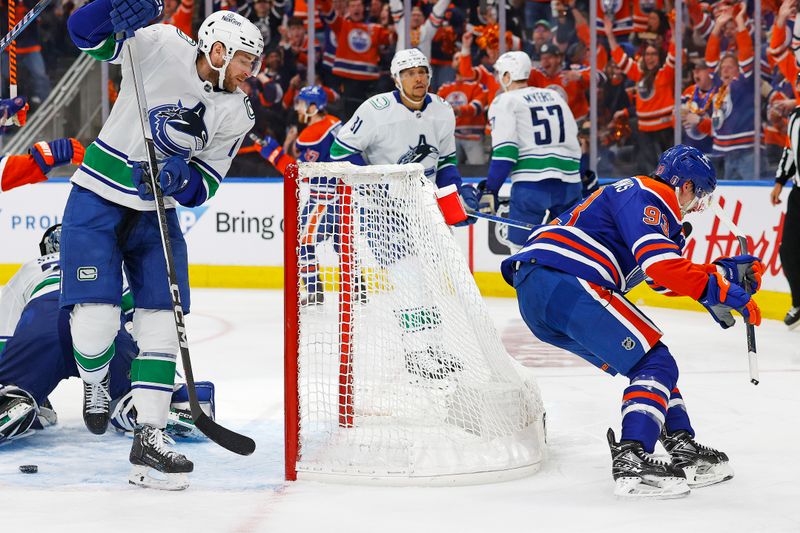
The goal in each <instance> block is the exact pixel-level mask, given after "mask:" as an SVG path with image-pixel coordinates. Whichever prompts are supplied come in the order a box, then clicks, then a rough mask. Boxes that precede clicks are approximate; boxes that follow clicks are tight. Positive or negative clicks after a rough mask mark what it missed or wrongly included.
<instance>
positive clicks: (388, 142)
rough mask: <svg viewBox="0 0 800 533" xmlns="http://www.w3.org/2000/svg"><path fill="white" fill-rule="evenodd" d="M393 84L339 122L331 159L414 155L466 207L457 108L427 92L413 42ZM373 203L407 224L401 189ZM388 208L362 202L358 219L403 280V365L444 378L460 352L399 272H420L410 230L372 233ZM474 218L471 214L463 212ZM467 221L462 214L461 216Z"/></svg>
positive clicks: (424, 294)
mask: <svg viewBox="0 0 800 533" xmlns="http://www.w3.org/2000/svg"><path fill="white" fill-rule="evenodd" d="M391 74H392V78H393V79H394V82H395V86H396V87H397V90H395V91H392V92H389V93H383V94H378V95H376V96H373V97H372V98H370V99H369V100H367V101H366V102H364V103H363V104H361V106H360V107H359V108H358V110H357V111H356V112H355V114H354V115H353V117H352V118H351V119H350V120H349V121H348V122H347V124H345V125H344V126H342V128H341V129H340V130H339V133H338V134H337V135H336V140H335V141H334V143H333V145H332V146H331V151H330V155H331V160H333V161H344V160H349V161H352V162H358V161H357V160H358V158H357V156H358V155H360V156H361V158H363V160H364V162H366V163H367V164H368V165H388V164H408V163H419V164H421V165H422V166H423V167H424V169H425V176H427V177H428V178H429V179H430V180H432V181H434V182H435V184H436V185H437V187H440V188H442V187H446V186H449V185H455V186H456V187H457V188H458V190H459V193H460V194H461V197H462V199H463V200H464V202H465V203H466V204H467V206H468V207H470V208H471V209H475V208H476V207H477V198H476V192H475V189H474V188H473V187H472V186H471V185H463V186H462V184H461V175H460V174H459V172H458V168H457V167H456V145H455V115H454V114H453V109H452V108H451V107H450V104H448V103H447V102H446V101H445V100H443V99H442V98H440V97H439V96H437V95H435V94H430V93H428V87H429V86H430V79H431V68H430V65H429V63H428V59H427V58H426V57H425V56H424V55H423V54H422V52H420V51H419V50H417V49H413V48H412V49H408V50H399V51H398V52H397V53H396V54H395V56H394V58H393V59H392V64H391ZM383 192H384V194H385V196H384V197H382V198H379V199H376V200H375V203H376V204H382V205H388V206H391V207H390V208H389V209H390V212H392V213H393V214H394V215H395V216H397V217H398V219H397V220H395V221H394V222H393V224H394V225H395V227H402V226H407V225H408V224H404V222H403V219H402V217H405V216H407V215H404V214H402V213H404V212H405V210H404V209H403V203H404V202H405V201H406V200H407V199H405V198H402V197H393V196H392V191H391V190H389V188H387V189H385V190H384V191H383ZM385 216H386V213H385V212H381V211H376V210H373V209H370V208H369V206H367V207H362V211H361V224H362V225H364V226H365V227H366V228H367V234H368V237H369V238H368V240H369V245H370V248H371V250H372V253H373V254H374V255H375V258H376V259H377V261H378V262H379V263H380V264H381V265H382V266H383V267H385V268H386V269H387V271H388V273H389V278H390V281H391V283H392V284H393V285H395V286H397V287H401V286H402V289H403V290H402V291H399V292H400V293H402V294H401V295H400V296H398V297H399V298H401V301H400V304H399V306H398V308H397V309H394V314H395V316H396V317H397V319H398V327H399V328H400V330H401V332H402V339H403V347H404V351H405V357H406V368H407V369H408V371H409V372H411V373H412V374H415V375H417V376H419V377H420V378H422V379H425V380H437V381H438V380H443V379H446V378H447V377H448V376H450V375H452V374H453V373H455V372H458V371H459V370H460V369H461V363H460V359H459V357H458V355H457V354H450V353H446V352H445V351H444V350H443V349H442V347H441V346H440V338H441V334H440V333H439V331H438V330H439V326H440V320H441V319H440V317H441V313H440V310H439V309H438V308H437V306H436V305H435V304H433V303H429V299H428V296H429V294H430V291H426V288H425V287H424V285H423V284H422V283H418V284H415V285H414V286H408V283H407V282H404V281H402V280H408V279H417V280H424V279H425V276H424V267H425V265H424V264H423V260H422V259H421V257H420V256H419V254H418V253H417V250H416V243H415V242H413V241H414V238H413V236H409V235H405V234H403V233H402V232H400V231H397V232H396V233H390V234H388V235H386V234H383V235H380V237H378V236H377V235H374V234H372V232H371V231H370V229H371V228H377V227H385V221H384V220H382V219H381V217H385ZM468 220H469V221H471V222H474V220H475V219H468ZM465 223H466V222H465Z"/></svg>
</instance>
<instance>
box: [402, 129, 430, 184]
mask: <svg viewBox="0 0 800 533" xmlns="http://www.w3.org/2000/svg"><path fill="white" fill-rule="evenodd" d="M429 157H431V158H433V161H434V163H433V166H432V167H431V171H430V172H429V171H428V167H429V166H430V165H426V164H425V163H423V161H425V160H426V159H427V158H429ZM438 160H439V149H438V148H436V147H435V146H433V145H430V144H428V141H426V140H425V136H424V135H420V136H419V141H418V142H417V145H416V146H411V147H409V149H408V151H407V152H406V153H404V154H403V155H401V156H400V159H398V160H397V164H398V165H407V164H408V163H422V166H424V167H425V175H429V174H430V173H432V172H435V171H436V162H437V161H438Z"/></svg>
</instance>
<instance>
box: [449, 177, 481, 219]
mask: <svg viewBox="0 0 800 533" xmlns="http://www.w3.org/2000/svg"><path fill="white" fill-rule="evenodd" d="M458 194H459V195H460V196H461V199H462V200H463V201H464V205H466V206H467V209H472V210H473V211H477V210H478V192H477V191H476V190H475V187H473V186H472V185H469V184H464V185H462V186H461V188H460V189H459V190H458ZM477 221H478V219H477V218H475V217H470V216H468V217H467V219H466V220H465V221H463V222H459V223H458V224H454V225H455V226H456V227H458V228H460V227H463V226H470V225H472V224H474V223H475V222H477Z"/></svg>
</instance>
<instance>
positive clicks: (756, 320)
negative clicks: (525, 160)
mask: <svg viewBox="0 0 800 533" xmlns="http://www.w3.org/2000/svg"><path fill="white" fill-rule="evenodd" d="M698 301H699V302H700V303H701V304H702V305H703V307H705V308H706V309H707V310H708V312H709V313H711V316H712V317H714V320H716V321H717V323H718V324H719V325H720V326H721V327H722V329H727V328H729V327H731V326H733V325H734V324H735V323H736V320H734V318H733V315H732V314H731V311H732V310H734V309H736V310H737V311H739V313H741V314H742V316H743V317H744V319H745V321H746V322H747V323H748V324H753V325H754V326H758V325H760V324H761V309H759V308H758V304H756V302H755V300H753V299H752V298H751V297H750V295H749V294H747V293H746V292H745V291H744V289H742V288H741V287H739V286H738V285H736V284H731V282H729V281H728V280H727V279H725V277H724V276H723V275H722V274H720V273H719V272H714V273H712V274H710V275H709V276H708V285H706V290H705V292H704V294H703V295H702V296H701V297H700V299H699V300H698Z"/></svg>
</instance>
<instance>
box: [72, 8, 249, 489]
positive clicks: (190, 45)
mask: <svg viewBox="0 0 800 533" xmlns="http://www.w3.org/2000/svg"><path fill="white" fill-rule="evenodd" d="M160 8H161V2H158V1H157V0H95V1H94V2H92V3H90V4H86V5H85V6H83V7H82V8H80V9H78V10H77V11H76V12H75V13H73V14H72V16H71V17H70V18H69V22H68V27H69V31H70V35H71V37H72V40H73V41H74V42H75V44H77V45H78V47H79V48H81V49H82V50H83V51H84V52H86V53H87V54H89V55H91V56H92V57H94V58H96V59H98V60H101V61H110V62H112V63H122V64H123V79H122V87H121V90H120V94H119V99H118V100H117V102H116V105H115V106H114V109H113V110H112V112H111V115H110V116H109V118H108V121H107V122H106V123H105V125H104V126H103V129H102V131H101V132H100V135H99V136H98V138H97V140H96V141H95V142H94V143H92V145H91V146H89V148H87V150H86V157H85V159H84V162H83V165H81V167H80V168H79V169H78V171H77V172H76V173H75V174H74V175H73V176H72V184H73V186H72V191H71V193H70V196H69V200H68V202H67V206H66V209H65V211H64V219H63V229H62V246H61V268H62V271H63V281H62V293H61V305H62V306H64V307H67V306H72V314H71V323H72V339H73V350H74V353H75V359H76V360H77V363H78V368H79V371H80V374H81V378H82V379H83V381H84V396H85V397H84V421H85V422H86V426H87V427H88V428H89V430H90V431H92V432H93V433H98V434H100V433H103V432H105V430H106V427H107V425H108V366H109V362H110V361H111V359H112V358H113V357H114V336H115V335H116V333H117V331H118V329H119V308H118V307H117V305H118V303H119V301H120V298H121V290H122V278H121V276H122V267H123V265H124V267H125V269H126V273H127V276H128V281H129V283H130V288H131V291H132V293H133V297H134V301H135V302H136V311H135V314H134V319H133V328H134V331H133V333H134V337H135V338H136V341H137V343H138V345H139V350H140V352H139V355H138V357H137V358H136V359H135V360H134V362H133V364H132V366H131V381H132V386H133V391H134V404H135V407H136V411H137V421H138V423H139V426H137V428H136V430H135V434H134V441H133V447H132V449H131V454H130V461H131V463H133V465H134V468H133V470H132V473H131V478H130V479H131V482H132V483H136V484H141V485H145V486H156V487H159V488H169V489H176V488H185V487H186V486H188V478H187V475H186V473H187V472H191V471H192V469H193V465H192V462H191V461H189V460H188V459H186V457H184V456H183V455H181V454H178V453H176V452H174V451H172V450H171V449H170V448H169V447H168V445H167V443H166V441H165V440H164V436H163V432H162V430H163V428H164V426H165V423H166V419H167V413H168V411H169V403H170V396H171V394H172V386H173V381H174V376H175V366H176V357H177V354H178V341H177V338H176V333H175V323H174V318H173V316H172V311H171V307H172V306H171V299H170V293H169V287H168V283H167V277H166V265H165V260H164V252H163V250H162V245H161V240H160V233H159V228H158V223H157V218H156V214H155V211H154V210H155V204H154V202H153V194H152V191H151V190H150V187H149V176H148V174H147V172H146V164H144V163H139V162H140V161H145V160H146V159H147V153H146V151H145V144H144V140H143V138H142V135H141V132H140V131H139V129H138V128H137V127H136V126H135V125H136V124H137V123H138V121H139V117H138V112H137V104H136V96H135V91H134V83H133V80H132V79H131V77H130V76H129V75H128V73H129V72H130V65H129V61H130V59H129V58H128V57H127V55H128V54H127V49H128V48H127V47H126V46H123V43H121V42H117V41H115V39H114V35H115V34H118V33H119V32H124V31H125V30H135V29H139V28H141V29H139V30H138V31H137V32H136V34H135V37H133V38H134V39H136V45H137V50H138V56H139V58H138V59H139V61H140V64H141V70H142V73H143V78H144V80H143V81H144V90H145V93H146V98H147V102H148V105H149V106H150V109H149V119H150V124H151V125H152V130H153V137H154V141H155V146H156V150H157V151H158V156H159V159H160V163H159V167H160V170H161V172H160V174H159V176H160V184H161V189H162V191H163V193H164V196H165V204H166V207H167V219H168V227H169V235H170V239H171V241H172V251H173V255H174V260H175V267H176V270H177V277H178V285H179V289H180V293H181V297H182V298H181V299H182V301H183V306H184V307H183V312H184V313H187V312H188V311H189V284H188V264H187V256H186V243H185V241H184V239H183V235H182V234H181V230H180V226H179V224H178V218H177V216H176V213H175V204H176V203H180V204H181V205H184V206H188V207H191V206H196V205H200V204H202V203H204V202H205V201H206V200H208V199H209V198H211V197H212V196H213V195H214V193H215V192H216V190H217V188H218V187H219V186H220V183H221V182H222V179H223V177H224V176H225V173H226V172H227V171H228V168H229V167H230V163H231V158H232V155H233V154H235V153H236V151H237V149H238V148H239V145H240V144H241V142H242V140H243V138H244V135H245V134H246V133H247V132H248V131H249V130H250V129H251V128H252V126H253V122H254V120H253V113H252V111H251V107H250V103H249V101H248V99H247V97H246V96H245V94H244V93H243V92H242V91H241V90H240V89H239V85H240V84H241V83H242V82H244V80H245V79H247V78H248V77H250V76H251V75H253V74H254V71H255V69H256V67H257V66H258V65H259V63H260V56H261V53H262V51H263V41H262V39H261V34H260V32H259V31H258V29H257V28H256V27H255V26H254V25H253V24H251V23H250V22H248V21H247V20H246V19H245V18H243V17H241V16H239V15H237V14H235V13H231V12H227V11H222V12H217V13H214V14H212V15H210V16H209V17H208V18H207V19H206V20H205V21H204V22H203V24H202V25H201V26H200V29H199V31H198V35H199V42H198V43H195V42H194V41H192V40H191V39H190V38H188V37H187V36H186V35H184V34H183V33H181V32H180V31H179V30H177V29H176V28H175V27H173V26H170V25H164V24H156V25H152V26H148V27H146V28H145V27H144V26H145V25H146V24H147V23H148V22H149V21H150V20H152V19H153V18H155V17H156V16H158V14H159V11H160ZM149 468H153V469H156V470H159V471H161V472H164V473H166V476H161V477H162V479H163V478H164V477H166V480H165V481H163V482H161V483H159V482H157V481H156V480H155V479H154V478H149V477H148V476H147V474H148V473H149V472H150V471H149Z"/></svg>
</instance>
